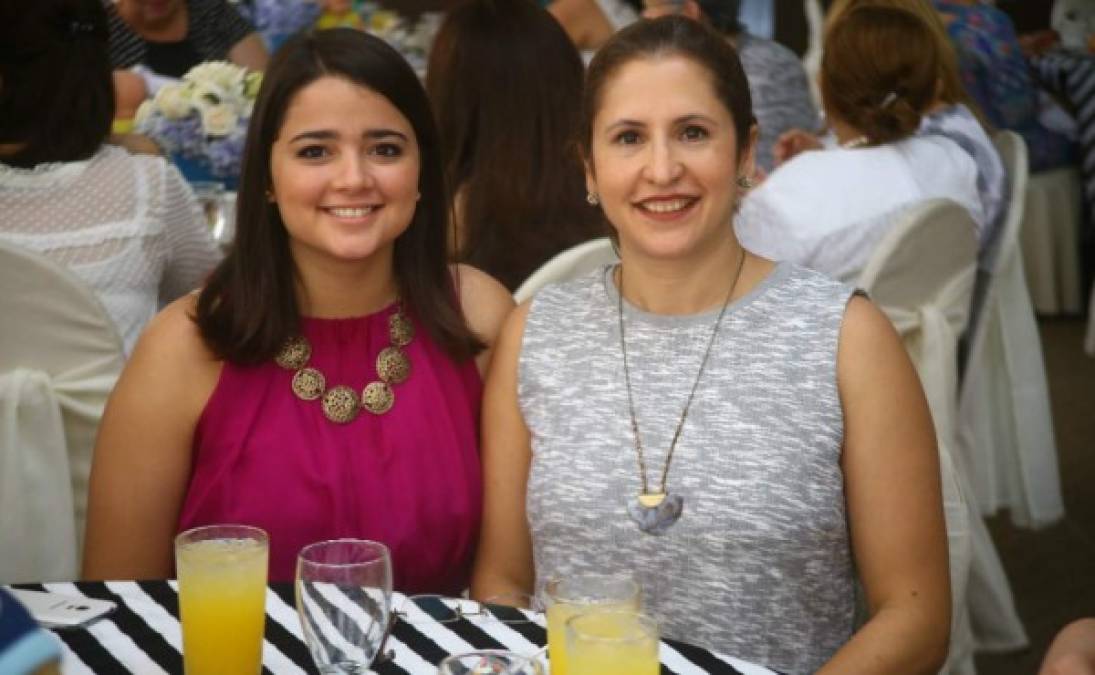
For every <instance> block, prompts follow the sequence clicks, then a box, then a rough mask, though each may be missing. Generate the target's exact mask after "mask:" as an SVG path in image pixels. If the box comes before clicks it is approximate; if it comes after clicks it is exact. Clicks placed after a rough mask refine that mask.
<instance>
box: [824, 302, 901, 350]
mask: <svg viewBox="0 0 1095 675" xmlns="http://www.w3.org/2000/svg"><path fill="white" fill-rule="evenodd" d="M895 347H896V348H897V349H899V350H901V352H902V353H903V352H904V348H903V347H902V345H901V338H900V337H899V336H898V335H897V331H896V330H895V329H894V327H893V324H892V323H890V319H889V318H888V317H887V316H886V315H885V314H884V313H883V312H882V310H880V309H879V308H878V306H876V305H875V304H874V303H873V302H871V301H870V300H869V299H868V298H867V297H866V296H863V295H859V294H857V295H854V296H852V298H851V299H850V300H848V307H847V309H846V310H845V311H844V322H843V324H842V325H841V328H840V352H841V354H842V355H843V354H844V353H846V352H849V353H856V354H858V353H862V352H864V351H867V352H872V353H874V354H880V353H885V352H887V351H891V350H892V349H894V348H895Z"/></svg>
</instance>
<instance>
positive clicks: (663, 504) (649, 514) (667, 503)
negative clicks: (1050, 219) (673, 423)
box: [616, 249, 745, 536]
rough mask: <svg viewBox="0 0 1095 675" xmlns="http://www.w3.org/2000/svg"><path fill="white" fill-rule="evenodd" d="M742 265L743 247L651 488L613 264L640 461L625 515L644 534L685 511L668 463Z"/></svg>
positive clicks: (621, 298)
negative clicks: (655, 485)
mask: <svg viewBox="0 0 1095 675" xmlns="http://www.w3.org/2000/svg"><path fill="white" fill-rule="evenodd" d="M744 266H745V249H742V251H741V258H740V259H739V260H738V269H737V271H736V272H735V273H734V280H733V281H732V282H731V283H730V290H728V291H727V292H726V298H725V299H724V300H723V301H722V308H721V309H719V315H718V317H717V318H716V319H715V326H714V327H713V328H712V329H711V337H710V338H709V339H708V341H707V349H706V350H705V351H704V353H703V359H702V360H701V361H700V368H699V371H698V372H697V373H696V379H695V380H694V381H693V382H692V389H691V391H689V392H688V400H686V401H685V403H684V409H683V410H682V411H681V419H680V421H678V422H677V428H676V430H674V431H673V440H672V441H670V443H669V452H668V453H666V457H665V466H663V467H662V476H661V481H660V482H659V483H658V489H657V490H651V489H650V484H649V483H648V482H647V471H646V456H645V453H644V451H643V440H642V435H641V434H640V433H639V422H638V418H637V417H636V416H635V399H634V397H633V396H632V394H631V370H630V368H629V367H628V363H627V339H626V336H625V334H624V291H623V288H624V268H623V264H622V263H621V264H619V265H617V267H616V269H617V270H619V284H620V287H619V292H618V293H617V295H616V314H617V317H618V318H619V322H620V352H621V354H622V355H623V362H624V385H625V388H626V390H627V410H628V413H629V414H630V416H631V434H632V436H633V438H634V443H635V454H636V456H637V457H638V460H639V481H640V484H641V486H642V487H641V490H640V492H639V494H638V495H637V496H635V497H634V498H632V499H630V500H628V502H627V514H628V515H629V516H631V519H632V520H633V521H635V524H636V525H638V526H639V529H640V530H642V531H643V532H646V533H647V534H652V535H655V536H657V535H662V534H665V533H666V532H668V531H669V528H671V527H673V525H674V524H675V523H676V522H677V521H678V520H680V517H681V513H683V512H684V497H683V496H681V495H679V494H675V493H672V492H669V490H668V489H667V488H666V482H667V480H668V479H669V465H670V464H671V463H672V462H673V452H674V450H676V449H677V441H678V440H680V437H681V431H682V430H684V421H685V420H686V419H688V409H689V408H690V407H691V406H692V399H693V397H695V395H696V389H697V387H699V384H700V379H701V378H702V377H703V369H704V368H705V367H706V366H707V359H708V358H709V357H710V356H711V348H712V347H713V346H714V345H715V337H716V336H717V335H718V334H719V325H720V324H721V323H722V317H723V316H724V315H725V314H726V308H727V307H728V306H729V305H730V298H731V297H733V295H734V289H735V288H736V287H737V285H738V279H739V278H741V270H742V268H743V267H744Z"/></svg>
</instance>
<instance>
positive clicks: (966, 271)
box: [859, 199, 984, 675]
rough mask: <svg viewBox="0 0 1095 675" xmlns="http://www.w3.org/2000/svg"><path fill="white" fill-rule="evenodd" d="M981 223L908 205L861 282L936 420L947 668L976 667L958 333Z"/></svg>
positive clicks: (951, 671) (952, 206)
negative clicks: (959, 454) (947, 599)
mask: <svg viewBox="0 0 1095 675" xmlns="http://www.w3.org/2000/svg"><path fill="white" fill-rule="evenodd" d="M976 232H977V226H976V224H975V223H974V220H973V218H972V216H970V214H969V212H968V211H967V210H966V209H965V208H963V207H962V206H961V205H959V204H958V203H956V202H953V201H950V200H947V199H936V200H930V201H926V202H924V203H922V204H919V205H917V206H915V207H912V208H911V209H909V210H908V211H906V212H905V213H904V214H903V215H902V217H900V218H899V219H898V221H897V222H896V223H895V224H894V225H893V227H892V228H891V229H890V230H889V231H888V232H887V233H886V234H885V235H884V236H883V238H882V240H881V241H880V242H879V243H878V245H877V246H876V248H875V250H874V252H873V253H872V254H871V257H870V259H869V260H868V261H867V265H866V266H865V267H864V269H863V272H862V273H861V275H860V278H859V286H860V287H861V288H863V289H864V290H866V291H867V292H868V293H869V294H870V295H871V297H872V298H873V300H874V301H875V303H877V304H878V305H879V307H881V309H882V310H883V311H884V312H885V313H886V315H887V316H889V317H890V320H891V321H892V322H893V323H894V326H895V327H896V328H897V331H898V333H900V335H901V338H902V340H903V342H904V343H905V347H906V349H907V350H908V352H909V356H910V358H911V359H912V361H913V363H914V365H915V366H916V370H917V373H919V375H920V380H921V383H922V384H923V386H924V393H925V395H926V396H927V399H928V405H929V407H930V408H931V412H932V419H933V421H934V422H935V431H936V437H937V439H938V447H939V465H940V480H941V484H942V489H943V510H944V516H945V518H946V525H947V543H948V552H949V564H950V578H951V589H952V595H953V602H952V613H951V643H950V651H949V653H948V655H947V662H946V664H945V666H944V668H943V670H942V671H941V672H942V673H944V674H948V675H960V674H964V673H968V672H971V668H972V666H973V644H974V643H973V634H972V627H971V622H970V615H969V605H968V603H967V602H966V592H967V589H968V588H969V583H970V573H971V568H972V565H973V563H974V557H975V554H976V551H975V550H974V543H975V541H976V536H975V535H976V534H977V528H978V527H982V528H983V527H984V524H983V523H981V522H980V520H979V519H977V518H976V514H974V513H973V512H972V508H971V505H970V503H969V500H968V499H967V494H968V493H969V490H968V488H967V487H966V485H965V480H964V478H963V476H962V475H961V473H960V471H959V469H958V468H957V467H956V466H955V462H954V461H953V448H954V445H955V436H956V430H955V418H956V416H957V410H956V408H957V389H958V372H957V370H958V366H957V346H958V337H959V336H960V335H961V334H962V331H964V330H965V328H966V321H967V319H968V315H969V314H968V312H969V306H970V297H971V295H972V293H973V283H974V277H975V276H976V271H977V234H976Z"/></svg>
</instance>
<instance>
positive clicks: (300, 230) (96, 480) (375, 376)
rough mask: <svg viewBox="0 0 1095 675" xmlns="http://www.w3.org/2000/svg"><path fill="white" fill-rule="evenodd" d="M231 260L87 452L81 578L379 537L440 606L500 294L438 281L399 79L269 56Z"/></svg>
mask: <svg viewBox="0 0 1095 675" xmlns="http://www.w3.org/2000/svg"><path fill="white" fill-rule="evenodd" d="M238 206H239V213H238V219H237V220H238V234H237V239H236V242H235V244H234V246H233V249H232V250H231V251H230V252H229V254H228V256H227V258H226V259H225V261H224V263H223V264H222V265H221V266H220V267H219V268H218V269H217V270H216V272H215V273H214V274H213V276H212V278H211V279H210V281H209V283H208V285H207V286H206V287H205V289H204V290H203V291H202V292H201V294H200V295H198V296H191V297H188V298H184V299H182V300H180V301H178V302H176V303H175V304H173V305H171V306H169V307H168V308H167V309H165V310H164V311H163V312H162V313H161V314H160V315H159V316H158V317H157V318H156V319H155V320H154V321H153V323H152V324H151V325H150V327H149V329H148V330H147V331H146V333H145V334H144V336H142V338H141V340H140V342H139V343H138V345H137V349H136V352H135V353H134V355H133V357H132V359H131V360H130V363H129V365H128V366H127V368H126V370H125V372H124V373H123V374H122V377H121V379H120V380H119V382H118V386H117V388H116V390H115V392H114V395H113V397H112V399H111V401H110V404H109V405H108V407H107V410H106V413H105V415H104V418H103V424H102V429H101V431H100V435H99V442H98V446H97V447H96V451H95V464H94V466H93V469H92V477H91V493H90V504H89V514H88V531H87V538H86V547H85V556H84V576H85V577H87V578H93V579H118V578H124V579H134V578H136V579H141V578H157V577H160V578H162V577H169V576H171V575H172V569H173V561H172V538H173V537H174V535H175V534H176V533H177V532H179V531H181V530H183V529H187V528H190V527H194V526H198V525H205V524H211V523H222V522H234V523H244V524H250V525H257V526H259V527H262V528H263V529H265V530H267V531H268V532H269V533H270V547H271V560H270V578H271V579H274V580H286V579H291V578H292V576H293V568H294V563H295V558H296V555H297V553H298V551H299V550H300V548H301V547H303V546H305V545H307V544H309V543H311V542H314V541H319V540H322V539H330V538H336V537H363V538H371V539H378V540H380V541H383V542H385V543H387V544H388V545H389V547H390V548H391V550H392V558H393V568H394V571H395V586H396V588H397V589H399V590H403V591H407V592H424V591H431V592H440V593H455V592H457V591H459V590H460V589H461V588H463V587H464V586H465V584H466V582H467V575H468V570H469V565H470V557H471V554H472V551H473V549H474V547H475V543H476V540H477V537H478V528H479V517H480V505H481V487H482V486H481V483H480V473H479V455H478V448H477V419H478V412H479V397H480V391H481V380H480V374H481V370H482V368H483V367H484V366H485V364H486V361H487V358H488V353H489V347H490V344H491V342H492V341H493V339H494V335H495V333H496V331H497V328H498V325H499V323H500V322H501V320H502V319H503V318H504V316H505V314H506V313H507V312H508V311H509V309H510V307H511V306H512V300H511V299H510V296H509V294H508V293H507V292H506V291H505V289H504V288H503V287H501V286H500V285H499V284H498V283H497V282H495V281H494V280H493V279H491V278H490V277H488V276H486V275H485V274H483V273H481V272H479V271H477V270H475V269H472V268H470V267H464V266H461V267H456V268H453V267H450V266H448V265H447V264H446V259H445V245H446V222H447V214H448V213H449V212H450V206H449V201H448V197H447V195H446V194H445V190H444V185H443V181H442V177H441V161H440V156H439V152H438V145H437V138H436V133H435V131H434V126H433V118H432V115H431V112H430V108H429V105H428V103H427V99H426V96H425V93H424V92H423V90H422V88H421V86H420V85H419V83H418V80H417V78H416V77H415V75H414V72H413V71H412V70H411V68H410V67H409V66H408V65H407V64H406V63H405V62H404V61H403V60H402V58H401V57H400V56H399V55H398V54H397V53H396V52H395V51H394V50H392V49H391V48H389V47H388V46H387V45H385V44H384V43H383V42H382V41H380V40H378V39H376V38H373V37H370V36H368V35H366V34H364V33H360V32H357V31H352V30H348V29H339V30H333V31H323V32H319V33H316V34H314V35H310V36H303V37H300V38H296V39H294V40H293V41H291V42H289V43H287V44H286V45H285V46H283V47H282V49H281V50H280V51H279V52H278V53H277V55H276V56H275V57H274V59H273V61H272V62H271V66H270V69H269V71H268V72H267V74H266V77H265V80H264V83H263V86H262V90H261V91H260V92H259V96H258V100H257V101H256V105H255V111H254V115H253V117H252V120H251V128H250V130H249V135H248V138H247V147H246V149H245V159H244V169H243V175H242V177H241V187H240V194H239V201H238Z"/></svg>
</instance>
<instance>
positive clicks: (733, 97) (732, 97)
mask: <svg viewBox="0 0 1095 675" xmlns="http://www.w3.org/2000/svg"><path fill="white" fill-rule="evenodd" d="M665 56H683V57H685V58H688V59H691V60H693V61H695V62H696V63H697V64H699V65H700V66H702V67H703V68H704V70H706V71H707V72H708V73H709V74H710V76H711V84H712V85H713V86H714V88H715V95H716V96H717V97H718V99H719V100H720V101H721V102H722V104H723V105H724V106H725V107H726V110H727V111H728V112H729V113H730V117H731V118H732V119H733V120H734V134H735V137H736V138H737V147H738V156H739V157H738V158H740V156H741V152H742V151H743V150H744V149H745V148H746V147H747V143H748V142H749V129H750V128H751V127H752V126H753V124H755V123H756V118H755V117H754V116H753V99H752V98H751V97H750V95H749V81H748V80H747V79H746V78H745V71H744V70H743V69H742V66H741V61H740V60H739V59H738V53H737V51H736V50H735V49H734V48H733V47H732V46H731V45H730V43H729V42H727V40H726V38H724V37H723V36H722V35H720V34H718V33H716V32H715V31H714V30H713V29H711V28H708V27H706V26H703V25H701V24H699V23H697V22H696V21H693V20H692V19H688V18H686V17H683V16H678V15H671V16H663V17H660V18H657V19H651V20H644V21H638V22H636V23H633V24H631V25H630V26H628V27H627V28H624V29H623V30H621V31H620V32H618V33H616V34H615V35H614V36H613V37H612V38H611V39H609V41H608V42H606V43H605V44H604V46H602V47H601V49H600V50H599V51H598V52H597V55H596V56H594V57H593V61H592V62H591V63H590V64H589V69H588V70H587V71H586V82H585V89H584V91H583V92H582V121H581V137H580V140H581V145H582V152H583V153H584V154H585V156H586V158H590V157H591V155H592V153H591V150H592V140H593V120H594V118H595V117H596V115H597V111H598V110H599V109H600V107H601V98H602V95H603V94H604V89H605V85H606V84H607V83H608V81H609V80H610V79H611V78H612V76H613V75H615V74H616V72H617V71H618V70H620V68H622V67H623V66H625V65H627V64H628V63H630V62H631V61H634V60H636V59H646V58H660V57H665ZM647 94H648V95H651V96H657V93H656V92H647Z"/></svg>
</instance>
